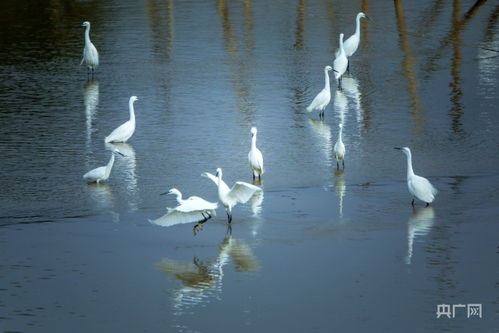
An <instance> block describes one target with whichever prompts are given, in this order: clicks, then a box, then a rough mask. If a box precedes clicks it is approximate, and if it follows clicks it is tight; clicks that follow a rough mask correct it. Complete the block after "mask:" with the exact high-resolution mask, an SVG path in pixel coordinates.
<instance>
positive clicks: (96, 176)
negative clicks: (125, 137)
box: [83, 149, 123, 183]
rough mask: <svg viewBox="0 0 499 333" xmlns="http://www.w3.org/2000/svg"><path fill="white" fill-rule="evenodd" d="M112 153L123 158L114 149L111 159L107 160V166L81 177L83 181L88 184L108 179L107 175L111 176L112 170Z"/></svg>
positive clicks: (112, 155)
mask: <svg viewBox="0 0 499 333" xmlns="http://www.w3.org/2000/svg"><path fill="white" fill-rule="evenodd" d="M114 153H118V154H120V155H122V156H123V154H122V153H121V152H120V151H119V150H118V149H115V150H114V151H113V152H112V153H111V158H110V159H109V162H108V163H107V165H105V166H101V167H98V168H95V169H93V170H90V171H89V172H87V173H86V174H84V175H83V179H85V180H86V181H87V182H89V183H93V182H96V183H100V182H101V181H105V180H107V179H108V178H109V175H110V174H111V169H112V168H113V164H114Z"/></svg>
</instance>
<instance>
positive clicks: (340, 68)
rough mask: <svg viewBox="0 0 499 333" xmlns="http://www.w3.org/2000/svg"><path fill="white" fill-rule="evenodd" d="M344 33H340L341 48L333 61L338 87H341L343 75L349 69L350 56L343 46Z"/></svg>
mask: <svg viewBox="0 0 499 333" xmlns="http://www.w3.org/2000/svg"><path fill="white" fill-rule="evenodd" d="M343 36H344V35H343V34H342V33H341V34H340V49H339V51H338V52H336V58H335V59H334V62H333V71H334V77H335V78H336V80H337V81H338V87H339V88H340V89H341V77H342V76H343V74H344V73H345V71H346V70H347V66H348V58H347V56H346V53H345V49H344V47H343Z"/></svg>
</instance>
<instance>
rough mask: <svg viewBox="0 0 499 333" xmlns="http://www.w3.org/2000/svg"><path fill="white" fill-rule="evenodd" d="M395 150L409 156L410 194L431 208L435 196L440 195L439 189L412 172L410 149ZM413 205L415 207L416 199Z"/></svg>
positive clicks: (408, 178) (408, 177)
mask: <svg viewBox="0 0 499 333" xmlns="http://www.w3.org/2000/svg"><path fill="white" fill-rule="evenodd" d="M395 149H398V150H402V151H403V152H404V154H405V155H406V156H407V187H408V188H409V192H410V193H411V194H412V195H413V196H414V197H416V198H418V199H419V200H421V201H423V202H426V206H429V205H430V203H431V202H433V200H435V195H436V194H437V193H438V191H437V189H436V188H435V187H434V186H433V185H432V184H431V183H430V181H429V180H428V179H426V178H424V177H421V176H418V175H415V174H414V171H413V170H412V154H411V150H410V149H409V148H408V147H402V148H400V147H395ZM411 204H412V205H413V206H414V198H413V199H412V203H411Z"/></svg>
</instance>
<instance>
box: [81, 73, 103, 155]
mask: <svg viewBox="0 0 499 333" xmlns="http://www.w3.org/2000/svg"><path fill="white" fill-rule="evenodd" d="M83 105H84V106H85V119H86V134H87V138H86V146H87V150H90V147H91V146H92V144H91V143H92V132H93V129H92V122H93V120H94V118H95V115H96V113H97V106H98V105H99V81H97V80H95V79H89V80H87V82H86V83H85V87H84V90H83Z"/></svg>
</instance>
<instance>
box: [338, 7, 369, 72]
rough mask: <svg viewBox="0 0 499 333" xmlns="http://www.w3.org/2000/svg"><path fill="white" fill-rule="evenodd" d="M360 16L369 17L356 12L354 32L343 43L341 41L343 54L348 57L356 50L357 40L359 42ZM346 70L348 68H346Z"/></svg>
mask: <svg viewBox="0 0 499 333" xmlns="http://www.w3.org/2000/svg"><path fill="white" fill-rule="evenodd" d="M361 18H367V19H369V17H367V15H366V14H364V13H362V12H360V13H358V14H357V18H356V22H357V23H356V26H355V33H354V34H353V35H352V36H350V37H348V39H347V40H346V41H345V43H343V48H344V49H345V54H346V56H347V57H348V58H350V57H351V56H352V55H353V54H354V53H355V51H357V49H358V47H359V42H360V19H361ZM348 67H350V62H349V63H348ZM347 70H348V68H347Z"/></svg>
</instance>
